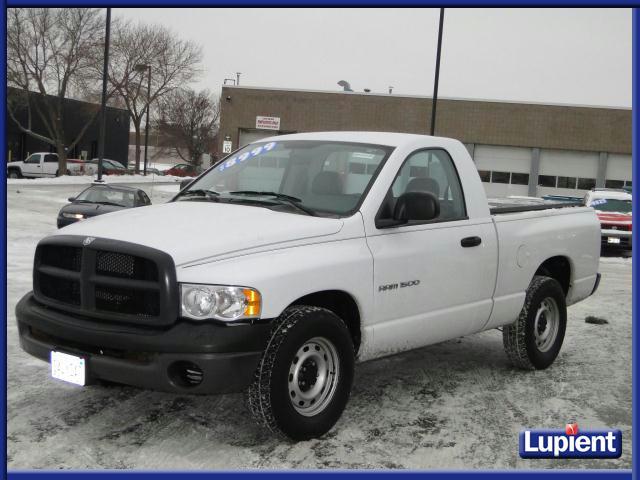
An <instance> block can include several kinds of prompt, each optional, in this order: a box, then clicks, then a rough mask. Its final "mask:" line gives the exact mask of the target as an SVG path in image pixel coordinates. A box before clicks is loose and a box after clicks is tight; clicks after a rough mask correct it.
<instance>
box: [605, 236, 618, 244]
mask: <svg viewBox="0 0 640 480" xmlns="http://www.w3.org/2000/svg"><path fill="white" fill-rule="evenodd" d="M607 242H609V243H620V239H619V238H616V237H609V238H608V240H607Z"/></svg>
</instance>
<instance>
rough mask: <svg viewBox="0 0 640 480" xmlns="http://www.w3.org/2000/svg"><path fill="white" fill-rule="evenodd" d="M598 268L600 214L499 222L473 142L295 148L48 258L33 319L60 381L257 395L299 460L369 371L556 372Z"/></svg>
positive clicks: (257, 408) (508, 214)
mask: <svg viewBox="0 0 640 480" xmlns="http://www.w3.org/2000/svg"><path fill="white" fill-rule="evenodd" d="M599 254H600V229H599V225H598V221H597V218H596V215H595V213H594V211H593V209H591V208H587V207H584V206H567V205H566V204H557V203H548V202H544V203H539V202H537V203H535V204H528V203H527V202H524V201H516V200H514V201H513V203H511V204H508V203H507V204H502V205H500V206H493V207H490V205H489V204H488V202H487V199H486V197H485V193H484V189H483V186H482V183H481V181H480V177H479V176H478V172H477V170H476V167H475V165H474V163H473V161H472V160H471V158H470V157H469V154H468V152H467V150H466V148H465V147H464V145H463V144H462V143H460V142H458V141H456V140H452V139H448V138H438V137H428V136H421V135H409V134H399V133H373V132H372V133H367V132H360V133H349V132H342V133H306V134H295V135H284V136H280V137H273V138H270V139H266V140H261V141H259V142H256V143H253V144H250V145H248V146H246V147H244V148H242V149H241V150H239V151H237V152H235V153H233V154H231V155H229V156H228V157H226V158H225V159H223V160H221V161H220V162H218V163H216V164H215V165H214V166H213V167H211V168H210V169H209V170H207V171H206V172H205V173H203V174H202V175H200V176H199V177H198V178H197V179H196V180H195V181H194V182H192V183H191V184H189V185H188V186H187V187H186V188H185V189H184V190H182V191H181V192H180V193H179V194H178V195H177V196H176V197H175V198H174V199H173V201H171V202H169V203H166V204H162V205H156V206H149V207H146V208H144V209H131V210H126V211H121V212H115V213H111V214H109V215H104V216H101V217H94V218H92V219H88V220H85V221H83V222H81V223H77V224H74V225H70V226H68V227H66V228H64V229H63V230H60V231H58V232H57V233H55V234H53V235H51V236H49V237H47V238H45V239H43V240H42V241H41V242H40V243H39V245H38V247H37V250H36V254H35V265H34V281H33V286H34V291H33V292H31V293H28V294H27V295H26V296H25V297H24V298H23V299H22V300H21V301H20V303H19V304H18V306H17V307H16V317H17V321H18V327H19V332H20V340H21V345H22V347H23V348H24V349H25V350H26V351H27V352H29V353H31V354H32V355H34V356H36V357H38V358H41V359H43V360H46V361H49V362H51V364H52V366H51V368H52V370H51V371H52V375H53V376H54V377H56V378H59V379H62V380H66V381H70V382H73V383H76V384H81V385H84V384H86V383H90V382H91V381H92V380H94V379H105V380H110V381H113V382H119V383H124V384H130V385H137V386H139V387H144V388H152V389H159V390H165V391H171V392H179V393H225V392H234V391H242V390H245V391H246V398H247V403H248V406H249V409H250V411H251V412H252V414H253V415H254V417H255V418H256V419H257V420H258V422H260V424H262V425H264V426H265V427H267V428H269V429H271V430H272V431H274V432H281V433H283V434H285V435H287V436H288V437H290V438H293V439H296V440H301V439H308V438H312V437H317V436H320V435H322V434H324V433H325V432H327V431H328V430H329V429H330V428H331V427H332V426H333V425H334V424H335V422H336V421H337V420H338V418H339V417H340V415H341V414H342V411H343V410H344V408H345V406H346V404H347V401H348V399H349V395H350V392H351V385H352V381H353V377H354V364H355V363H356V361H365V360H370V359H374V358H378V357H382V356H385V355H392V354H397V353H400V352H404V351H406V350H410V349H413V348H419V347H423V346H425V345H430V344H433V343H437V342H442V341H444V340H448V339H453V338H457V337H460V336H463V335H470V334H473V333H476V332H480V331H483V330H489V329H496V328H502V337H503V342H504V347H505V349H506V352H507V356H508V357H509V359H510V360H511V361H512V362H513V363H514V364H515V365H517V366H518V367H521V368H524V369H528V370H533V369H544V368H547V367H549V366H550V365H551V364H552V363H553V361H554V360H555V358H556V356H557V355H558V353H559V351H560V347H561V345H562V342H563V339H564V334H565V329H566V328H567V310H566V307H567V305H572V304H574V303H576V302H579V301H580V300H583V299H584V298H586V297H588V296H589V295H591V294H592V293H593V292H594V291H595V289H596V288H597V285H598V280H599V274H598V273H597V272H598V262H599ZM425 368H429V366H428V365H425Z"/></svg>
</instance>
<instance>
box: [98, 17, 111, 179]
mask: <svg viewBox="0 0 640 480" xmlns="http://www.w3.org/2000/svg"><path fill="white" fill-rule="evenodd" d="M110 37H111V9H110V8H107V25H106V27H105V35H104V64H103V67H102V102H101V106H100V109H101V110H100V132H99V137H98V179H97V180H96V181H97V182H103V181H104V180H102V160H103V158H104V135H105V124H106V120H107V71H108V68H109V41H110Z"/></svg>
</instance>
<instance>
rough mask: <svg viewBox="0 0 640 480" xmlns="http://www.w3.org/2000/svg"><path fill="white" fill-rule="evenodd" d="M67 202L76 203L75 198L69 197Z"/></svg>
mask: <svg viewBox="0 0 640 480" xmlns="http://www.w3.org/2000/svg"><path fill="white" fill-rule="evenodd" d="M67 200H68V201H70V202H75V201H76V197H69V198H67Z"/></svg>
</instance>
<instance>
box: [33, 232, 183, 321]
mask: <svg viewBox="0 0 640 480" xmlns="http://www.w3.org/2000/svg"><path fill="white" fill-rule="evenodd" d="M83 242H84V243H87V245H84V244H83ZM33 289H34V294H35V296H36V299H37V300H38V301H40V302H41V303H43V304H45V305H48V306H50V307H53V308H56V309H58V310H63V311H68V312H70V313H74V314H77V315H82V316H85V317H92V318H95V319H98V320H105V321H114V322H128V323H136V324H144V325H149V326H166V325H170V324H171V323H173V322H174V321H175V320H176V318H177V315H178V288H177V282H176V278H175V265H174V263H173V260H172V259H171V257H170V256H169V255H167V254H166V253H164V252H161V251H159V250H155V249H151V248H148V247H142V246H140V245H135V244H131V243H128V242H120V241H115V240H107V239H100V238H98V239H92V240H91V241H88V242H87V241H86V239H85V237H76V236H71V235H61V236H55V237H50V238H48V239H45V240H43V241H42V242H40V244H39V245H38V248H37V249H36V257H35V262H34V275H33Z"/></svg>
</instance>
